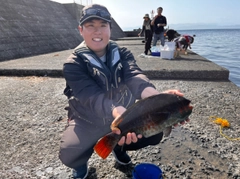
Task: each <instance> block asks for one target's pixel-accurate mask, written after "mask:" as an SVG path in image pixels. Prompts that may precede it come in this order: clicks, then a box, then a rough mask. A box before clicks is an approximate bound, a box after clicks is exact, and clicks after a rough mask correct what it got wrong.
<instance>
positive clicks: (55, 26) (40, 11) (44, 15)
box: [0, 0, 125, 61]
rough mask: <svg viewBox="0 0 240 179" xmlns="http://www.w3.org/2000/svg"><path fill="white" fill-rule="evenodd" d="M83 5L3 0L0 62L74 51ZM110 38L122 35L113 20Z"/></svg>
mask: <svg viewBox="0 0 240 179" xmlns="http://www.w3.org/2000/svg"><path fill="white" fill-rule="evenodd" d="M83 7H84V6H82V5H79V4H75V3H72V4H60V3H57V2H53V1H50V0H34V1H29V0H18V1H15V0H7V1H2V2H1V6H0V61H5V60H10V59H16V58H22V57H28V56H34V55H39V54H44V53H50V52H56V51H61V50H67V49H72V48H75V47H76V46H77V45H78V44H79V43H80V42H81V41H82V40H83V39H82V37H81V36H80V35H79V31H78V29H77V27H78V20H79V17H80V11H81V10H82V8H83ZM112 29H113V31H112V32H113V33H112V36H111V39H113V40H115V39H117V38H120V37H124V36H125V34H124V32H123V31H122V29H121V28H120V27H119V26H118V24H117V23H116V22H115V21H114V20H113V23H112Z"/></svg>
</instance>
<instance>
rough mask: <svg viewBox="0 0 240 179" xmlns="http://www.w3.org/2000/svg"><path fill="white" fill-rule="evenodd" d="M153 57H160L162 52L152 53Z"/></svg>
mask: <svg viewBox="0 0 240 179" xmlns="http://www.w3.org/2000/svg"><path fill="white" fill-rule="evenodd" d="M152 56H158V57H159V56H160V52H152Z"/></svg>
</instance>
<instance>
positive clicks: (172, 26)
mask: <svg viewBox="0 0 240 179" xmlns="http://www.w3.org/2000/svg"><path fill="white" fill-rule="evenodd" d="M167 27H168V28H170V29H176V30H192V29H240V24H239V25H238V24H236V25H218V24H198V23H189V24H169V25H168V26H167ZM138 28H141V27H140V26H135V27H125V28H122V29H123V30H124V31H131V30H133V29H138Z"/></svg>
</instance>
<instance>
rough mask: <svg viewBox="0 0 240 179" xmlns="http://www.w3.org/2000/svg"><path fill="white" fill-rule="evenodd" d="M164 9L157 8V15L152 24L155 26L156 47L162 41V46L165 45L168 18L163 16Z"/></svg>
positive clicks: (154, 41)
mask: <svg viewBox="0 0 240 179" xmlns="http://www.w3.org/2000/svg"><path fill="white" fill-rule="evenodd" d="M162 11H163V8H162V7H159V8H157V13H158V14H157V15H156V16H155V17H154V18H153V20H152V22H151V24H152V25H154V33H153V46H156V44H157V41H158V40H159V39H160V41H161V45H162V46H164V44H165V37H164V27H165V26H166V25H167V18H166V17H165V16H163V15H162Z"/></svg>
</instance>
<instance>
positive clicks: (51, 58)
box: [0, 38, 229, 81]
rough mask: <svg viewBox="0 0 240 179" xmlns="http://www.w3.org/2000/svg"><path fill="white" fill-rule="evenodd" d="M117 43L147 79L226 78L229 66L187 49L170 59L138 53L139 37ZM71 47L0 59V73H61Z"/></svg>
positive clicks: (31, 74)
mask: <svg viewBox="0 0 240 179" xmlns="http://www.w3.org/2000/svg"><path fill="white" fill-rule="evenodd" d="M117 43H118V44H119V46H121V47H126V48H128V49H129V50H130V51H131V52H132V53H133V55H134V57H135V59H136V61H137V64H138V65H139V67H140V68H141V69H142V70H143V71H144V72H145V74H146V75H147V76H148V77H149V78H150V79H182V80H208V81H228V79H229V70H227V69H225V68H223V67H221V66H219V65H217V64H215V63H213V62H211V61H209V60H207V59H206V58H203V57H201V56H199V55H198V54H196V53H194V52H192V51H188V55H181V56H180V57H179V58H176V59H173V60H166V59H161V58H160V57H152V56H144V57H143V56H142V55H141V54H142V53H143V51H144V44H143V43H142V40H141V38H140V39H137V40H136V39H134V40H131V39H129V38H127V39H125V40H120V41H117ZM72 51H73V50H72V49H71V50H65V51H59V52H54V53H48V54H44V55H38V56H33V57H28V58H21V59H17V60H10V61H4V62H0V75H2V76H52V77H62V67H63V63H64V61H65V60H66V59H67V57H68V56H69V55H70V54H71V52H72Z"/></svg>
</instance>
